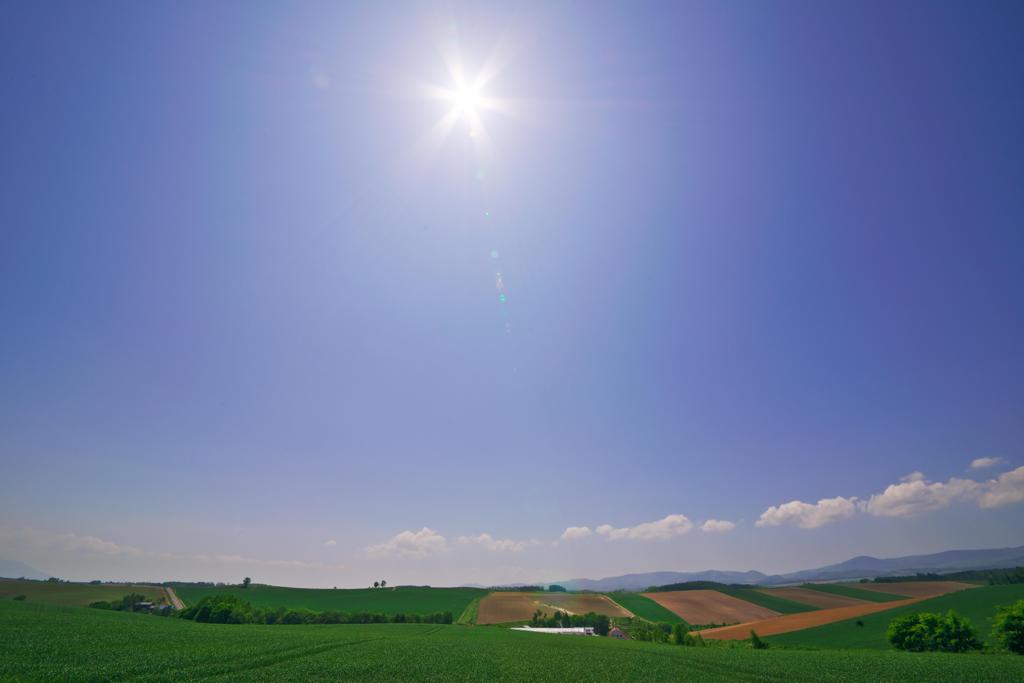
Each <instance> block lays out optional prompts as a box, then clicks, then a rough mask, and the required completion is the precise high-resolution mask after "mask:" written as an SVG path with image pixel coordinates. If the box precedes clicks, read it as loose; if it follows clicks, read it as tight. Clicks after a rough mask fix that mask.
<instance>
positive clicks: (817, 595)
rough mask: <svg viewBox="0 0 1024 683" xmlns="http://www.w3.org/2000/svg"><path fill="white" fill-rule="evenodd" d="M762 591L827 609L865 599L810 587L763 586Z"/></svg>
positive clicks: (860, 603)
mask: <svg viewBox="0 0 1024 683" xmlns="http://www.w3.org/2000/svg"><path fill="white" fill-rule="evenodd" d="M761 592H762V593H767V594H768V595H777V596H778V597H780V598H785V599H786V600H793V601H794V602H799V603H801V604H804V605H810V606H811V607H820V608H822V609H828V608H830V607H847V606H849V605H863V604H864V603H865V602H867V600H858V599H857V598H848V597H846V596H845V595H833V594H832V593H825V592H823V591H816V590H811V589H810V588H796V587H792V588H765V589H762V590H761Z"/></svg>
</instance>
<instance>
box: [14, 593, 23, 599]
mask: <svg viewBox="0 0 1024 683" xmlns="http://www.w3.org/2000/svg"><path fill="white" fill-rule="evenodd" d="M13 599H14V600H24V599H25V595H24V594H22V595H15V596H14V598H13Z"/></svg>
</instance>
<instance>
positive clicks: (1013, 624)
mask: <svg viewBox="0 0 1024 683" xmlns="http://www.w3.org/2000/svg"><path fill="white" fill-rule="evenodd" d="M886 636H887V637H888V639H889V642H890V643H891V644H892V646H893V647H895V648H896V649H897V650H906V651H908V652H971V651H972V650H981V649H982V647H983V645H982V642H981V640H980V639H979V638H978V634H977V632H976V631H975V630H974V627H973V626H972V625H971V622H970V620H968V619H966V618H965V617H962V616H960V615H959V614H957V613H956V612H954V611H953V610H949V611H948V612H946V614H933V613H931V612H919V613H917V614H906V615H904V616H902V617H897V618H895V619H893V620H892V621H891V622H889V628H888V630H887V631H886ZM992 637H993V639H994V640H995V642H996V644H997V647H999V648H1000V649H1003V650H1008V651H1009V652H1013V653H1015V654H1018V655H1024V600H1018V601H1017V602H1016V603H1014V604H1013V605H1007V606H1005V607H1000V608H998V609H997V610H996V615H995V619H994V620H993V621H992Z"/></svg>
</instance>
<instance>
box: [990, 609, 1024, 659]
mask: <svg viewBox="0 0 1024 683" xmlns="http://www.w3.org/2000/svg"><path fill="white" fill-rule="evenodd" d="M992 635H993V636H994V637H995V640H996V642H997V643H999V645H1000V646H1001V647H1003V648H1005V649H1007V650H1009V651H1010V652H1014V653H1016V654H1018V655H1024V600H1018V601H1017V602H1015V603H1014V604H1012V605H1008V606H1006V607H1000V608H999V609H998V610H996V619H995V622H993V624H992Z"/></svg>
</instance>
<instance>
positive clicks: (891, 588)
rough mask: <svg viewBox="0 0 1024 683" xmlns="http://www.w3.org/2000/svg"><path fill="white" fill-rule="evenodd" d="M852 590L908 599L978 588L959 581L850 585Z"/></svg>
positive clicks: (972, 584)
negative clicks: (856, 589)
mask: <svg viewBox="0 0 1024 683" xmlns="http://www.w3.org/2000/svg"><path fill="white" fill-rule="evenodd" d="M845 585H847V586H849V587H850V588H859V589H861V590H866V591H875V592H877V593H889V594H891V595H905V596H907V597H908V598H934V597H935V596H937V595H945V594H946V593H955V592H956V591H962V590H964V589H966V588H976V587H977V584H974V583H961V582H959V581H900V582H893V583H848V584H845Z"/></svg>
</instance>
